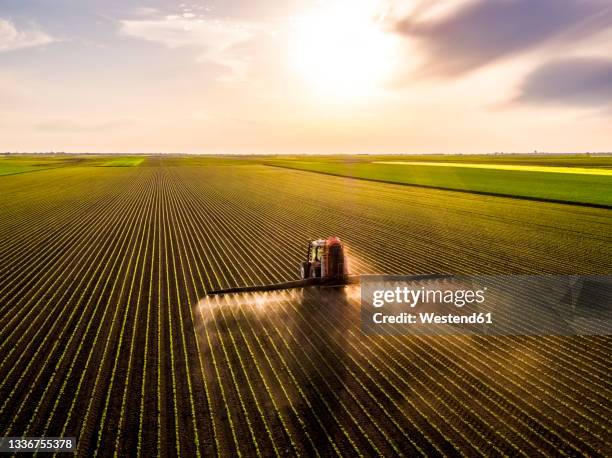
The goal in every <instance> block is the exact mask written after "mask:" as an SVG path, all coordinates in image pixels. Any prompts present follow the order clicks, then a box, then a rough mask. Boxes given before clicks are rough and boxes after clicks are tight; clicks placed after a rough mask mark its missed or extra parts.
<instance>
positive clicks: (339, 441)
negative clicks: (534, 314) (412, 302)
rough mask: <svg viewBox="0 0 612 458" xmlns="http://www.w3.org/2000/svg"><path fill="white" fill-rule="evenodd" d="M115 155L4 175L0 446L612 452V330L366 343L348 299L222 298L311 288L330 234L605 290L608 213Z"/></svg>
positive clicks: (246, 162) (307, 292) (356, 256)
mask: <svg viewBox="0 0 612 458" xmlns="http://www.w3.org/2000/svg"><path fill="white" fill-rule="evenodd" d="M39 160H41V159H39ZM54 160H55V159H53V158H50V159H49V161H50V162H49V163H50V164H52V163H53V161H54ZM109 160H111V159H108V158H84V159H83V160H81V161H79V162H78V163H75V164H72V165H65V164H64V165H63V166H61V167H56V168H51V167H50V168H49V169H47V170H38V169H37V171H36V172H28V173H19V174H13V175H6V176H2V177H0V260H1V261H0V354H1V355H2V358H1V359H0V436H48V437H54V436H56V437H59V436H74V437H77V441H78V454H79V455H80V456H108V455H112V454H113V453H116V454H117V455H119V456H155V455H160V456H196V455H202V456H211V455H221V456H257V455H260V456H273V455H283V456H296V455H302V456H311V455H314V456H316V455H319V456H351V457H352V456H379V455H386V456H402V455H403V456H418V455H433V456H466V457H467V456H470V457H471V456H488V455H513V456H514V455H523V456H558V455H566V456H610V455H612V435H611V431H612V424H611V421H610V418H611V413H612V412H611V411H612V405H611V404H610V399H611V398H612V382H611V379H610V373H611V371H612V354H611V353H612V350H611V344H612V340H611V338H610V336H605V337H553V336H540V337H524V336H510V337H497V336H469V337H468V336H391V335H388V336H381V335H379V336H366V335H363V334H362V333H361V332H360V326H359V312H360V310H359V294H358V292H356V291H355V288H354V287H348V288H346V289H330V290H328V291H322V290H318V289H312V288H305V289H297V290H292V291H286V292H274V293H248V294H242V295H236V296H208V295H207V293H209V292H210V291H213V290H216V289H219V288H228V287H235V286H246V285H258V284H267V283H274V282H280V281H287V280H292V279H295V278H297V269H298V266H299V263H300V261H302V260H303V258H304V256H305V251H306V246H307V242H308V241H309V240H313V239H316V238H319V237H323V236H328V235H337V236H339V237H340V238H341V239H342V240H343V241H344V242H345V244H346V246H347V249H348V250H349V260H350V268H351V271H352V272H353V273H388V274H420V273H449V274H542V273H544V274H605V275H610V274H612V261H611V260H612V230H611V229H612V211H611V210H610V209H609V208H596V207H589V206H584V205H573V204H563V203H553V202H542V201H535V200H525V199H515V198H509V197H499V196H492V195H486V194H478V193H470V192H456V191H448V190H440V189H431V188H425V187H415V186H406V185H402V184H392V183H382V182H377V181H371V180H362V179H355V178H351V177H349V176H332V175H329V174H323V173H313V172H312V171H307V170H295V168H287V167H285V166H283V167H278V166H272V165H268V162H270V161H272V162H274V161H280V159H278V158H277V159H275V160H270V159H266V158H244V159H231V158H189V157H162V156H150V157H139V158H128V159H124V158H117V159H116V160H118V161H119V163H116V164H115V165H120V166H103V167H101V166H99V165H101V164H102V165H103V164H104V163H105V162H108V161H109ZM113 160H115V159H113ZM406 160H408V159H406ZM410 160H411V159H410ZM283 161H288V160H285V159H283ZM304 162H308V161H304ZM311 162H314V161H311ZM107 165H108V164H107ZM277 165H278V164H277ZM284 165H286V164H284ZM535 165H536V164H534V166H535ZM389 166H391V165H389ZM558 166H559V167H563V166H568V165H567V164H558ZM579 166H580V167H588V166H587V165H585V164H580V165H579ZM397 167H407V166H404V165H400V166H397ZM431 167H432V168H436V169H440V170H445V169H446V167H436V166H431ZM298 168H301V167H298ZM461 170H470V171H474V170H476V171H478V172H480V173H484V172H482V170H483V169H470V168H462V169H461ZM24 172H25V170H24ZM504 172H505V173H515V172H512V171H504ZM516 173H531V172H516ZM534 173H535V172H534ZM542 173H543V174H547V175H554V174H552V173H550V172H542ZM559 175H563V176H564V177H565V178H567V175H572V174H568V173H563V174H559ZM574 175H575V176H580V177H584V176H586V177H592V176H598V177H602V178H606V179H607V180H609V179H610V177H608V176H606V175H586V174H574ZM601 186H603V187H595V188H594V189H597V191H593V190H586V191H585V192H592V193H594V194H597V195H598V196H599V199H603V200H604V201H606V199H608V200H609V199H610V196H611V195H612V193H610V192H609V189H610V188H609V187H607V186H609V181H606V182H605V183H604V184H603V185H601ZM602 193H603V194H602ZM606 193H607V194H606ZM581 195H582V194H581ZM602 196H603V197H602Z"/></svg>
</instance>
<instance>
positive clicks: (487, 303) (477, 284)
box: [361, 275, 612, 335]
mask: <svg viewBox="0 0 612 458" xmlns="http://www.w3.org/2000/svg"><path fill="white" fill-rule="evenodd" d="M361 329H362V332H364V333H365V334H434V335H436V334H468V335H473V334H495V335H611V334H612V277H611V276H576V275H548V276H546V275H541V276H537V275H479V276H465V275H463V276H461V275H415V276H393V275H364V276H362V278H361Z"/></svg>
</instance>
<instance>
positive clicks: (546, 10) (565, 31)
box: [396, 0, 612, 76]
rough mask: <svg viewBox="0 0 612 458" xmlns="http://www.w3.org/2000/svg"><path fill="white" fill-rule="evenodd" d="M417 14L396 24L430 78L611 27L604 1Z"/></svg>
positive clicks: (611, 12) (508, 2)
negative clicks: (423, 57) (417, 48)
mask: <svg viewBox="0 0 612 458" xmlns="http://www.w3.org/2000/svg"><path fill="white" fill-rule="evenodd" d="M426 11H427V9H426V8H425V9H424V10H419V12H418V14H412V15H409V16H407V17H405V18H404V19H402V20H400V21H399V22H398V23H397V24H396V29H397V31H398V32H399V33H401V34H403V35H405V36H407V37H410V38H413V39H415V40H418V41H419V42H420V43H421V45H422V46H423V49H424V50H425V53H426V54H427V58H428V63H427V65H426V67H427V68H426V70H427V71H428V72H429V73H432V74H437V75H443V76H457V75H462V74H465V73H468V72H470V71H472V70H475V69H478V68H480V67H482V66H484V65H487V64H489V63H491V62H494V61H498V60H501V59H503V58H506V57H509V56H511V55H515V54H518V53H521V52H524V51H527V50H530V49H532V48H534V47H536V46H539V45H542V44H544V43H546V42H548V41H549V40H552V39H556V38H558V39H561V40H566V41H569V40H572V41H574V40H576V39H577V38H582V37H585V36H588V35H593V34H596V33H599V32H601V31H602V30H604V29H607V28H610V27H612V6H611V5H610V3H609V2H607V1H604V0H477V1H472V2H467V3H466V5H465V6H463V7H461V8H458V9H455V10H453V11H452V12H451V13H450V14H447V15H443V16H442V17H436V18H435V19H433V20H423V16H426V14H424V13H426Z"/></svg>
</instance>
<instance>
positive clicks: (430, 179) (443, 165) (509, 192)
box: [267, 156, 612, 207]
mask: <svg viewBox="0 0 612 458" xmlns="http://www.w3.org/2000/svg"><path fill="white" fill-rule="evenodd" d="M419 159H420V161H419V160H415V157H414V156H412V157H410V158H409V159H407V158H404V157H401V156H399V157H398V156H395V157H389V156H386V157H375V158H368V159H366V158H365V157H359V158H356V159H355V158H353V159H349V160H342V159H341V158H325V157H323V158H319V157H316V158H315V157H313V158H308V159H304V158H300V159H292V158H290V159H281V160H279V159H275V160H270V161H268V162H267V164H269V165H272V166H278V167H286V168H292V169H298V170H304V171H309V172H319V173H325V174H330V175H338V176H346V177H351V178H360V179H366V180H374V181H382V182H387V183H398V184H406V185H415V186H426V187H432V188H440V189H449V190H457V191H469V192H475V193H483V194H491V195H502V196H510V197H512V196H514V197H522V198H529V199H539V200H547V201H555V202H569V203H579V204H586V205H596V206H604V207H610V206H612V169H610V168H609V167H610V165H611V164H612V158H607V157H597V158H596V161H593V158H589V157H584V158H582V159H583V160H580V159H579V158H574V159H573V160H570V159H568V158H560V159H559V158H549V160H548V162H546V161H544V159H543V158H538V160H537V161H533V162H530V161H529V160H528V159H526V158H521V159H520V160H519V158H514V159H515V160H514V161H513V162H511V164H512V165H508V164H509V161H507V160H505V161H501V162H497V159H498V156H490V157H488V158H483V157H481V158H480V159H479V162H471V161H472V160H471V159H467V158H465V157H457V156H455V157H451V158H449V157H446V158H444V159H446V160H442V158H438V163H436V162H434V161H432V158H431V157H430V156H426V157H422V158H419ZM485 164H486V165H485ZM594 164H597V165H594Z"/></svg>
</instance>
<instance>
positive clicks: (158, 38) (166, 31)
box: [120, 13, 262, 75]
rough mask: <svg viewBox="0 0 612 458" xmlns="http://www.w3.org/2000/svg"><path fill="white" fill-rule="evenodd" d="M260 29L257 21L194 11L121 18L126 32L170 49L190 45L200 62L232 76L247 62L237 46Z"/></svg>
mask: <svg viewBox="0 0 612 458" xmlns="http://www.w3.org/2000/svg"><path fill="white" fill-rule="evenodd" d="M261 31H262V27H261V26H259V25H258V24H254V23H246V22H238V21H229V20H219V19H204V18H198V17H195V16H194V15H193V14H191V13H183V14H182V15H170V16H165V17H163V18H158V19H134V20H132V19H130V20H122V21H120V32H121V33H122V34H123V35H126V36H130V37H134V38H139V39H142V40H147V41H150V42H154V43H160V44H162V45H164V46H166V47H168V48H171V49H173V48H182V47H191V48H193V49H194V50H195V51H196V53H197V59H198V60H199V61H203V62H209V63H213V64H216V65H219V66H221V67H224V68H226V69H228V70H229V71H230V73H232V74H233V75H242V74H243V73H244V71H245V69H246V66H247V63H248V56H246V55H244V54H242V53H240V52H239V51H238V50H237V49H236V48H237V47H238V46H239V45H241V44H244V43H246V42H248V41H249V40H250V39H252V38H253V37H254V36H255V35H256V34H257V33H259V32H261Z"/></svg>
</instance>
